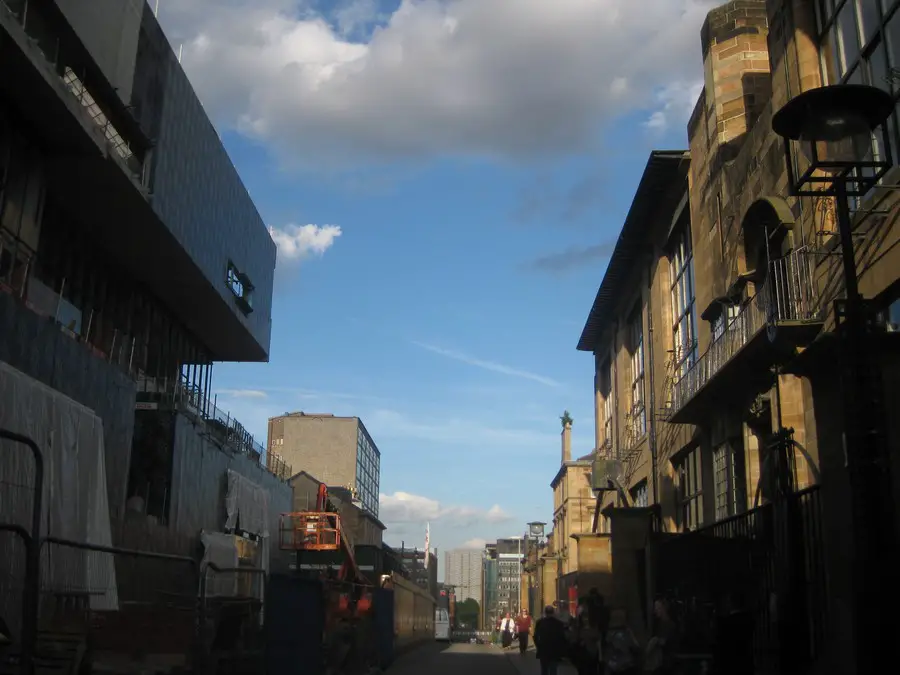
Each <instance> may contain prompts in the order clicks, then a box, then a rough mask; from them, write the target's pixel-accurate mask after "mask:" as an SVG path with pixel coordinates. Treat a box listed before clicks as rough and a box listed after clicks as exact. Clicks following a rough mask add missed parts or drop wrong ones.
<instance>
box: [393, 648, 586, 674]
mask: <svg viewBox="0 0 900 675" xmlns="http://www.w3.org/2000/svg"><path fill="white" fill-rule="evenodd" d="M570 671H571V672H570ZM540 672H541V669H540V664H539V663H538V661H537V659H536V658H535V657H534V651H533V649H532V650H530V651H528V652H527V653H526V654H525V655H524V656H522V655H520V654H519V652H518V650H512V651H504V650H502V649H501V648H499V647H497V646H495V645H475V644H468V643H460V644H446V643H439V642H436V643H434V644H428V645H424V646H422V647H419V648H417V649H415V650H413V651H411V652H408V653H407V654H404V655H403V656H401V657H400V658H398V659H397V660H396V661H395V662H394V663H393V665H391V667H390V668H389V669H388V670H387V673H386V675H461V674H462V675H540ZM559 672H560V675H574V672H575V669H574V668H571V667H570V666H568V664H565V665H563V666H562V667H561V668H560V671H559Z"/></svg>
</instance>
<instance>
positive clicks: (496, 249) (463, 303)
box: [151, 0, 717, 558]
mask: <svg viewBox="0 0 900 675" xmlns="http://www.w3.org/2000/svg"><path fill="white" fill-rule="evenodd" d="M151 2H153V0H151ZM714 4H717V3H715V2H710V1H709V0H639V1H636V0H553V1H552V2H548V1H547V0H403V1H402V2H401V1H400V0H319V1H315V0H160V1H159V10H158V11H159V13H158V16H159V20H160V22H161V23H162V25H163V27H164V29H165V30H166V33H167V35H168V36H169V40H170V42H171V43H172V45H173V48H174V49H175V51H176V52H179V51H180V52H181V54H182V65H183V67H184V68H185V70H186V72H187V74H188V76H189V77H190V79H191V82H192V83H193V85H194V88H195V89H196V91H197V93H198V95H199V97H200V99H201V101H202V102H203V105H204V107H205V109H206V110H207V112H208V114H209V115H210V117H211V119H212V120H213V121H214V123H215V125H216V127H217V129H218V130H219V133H220V135H221V138H222V140H223V142H224V144H225V146H226V148H227V150H228V152H229V154H230V156H231V158H232V160H233V162H234V164H235V166H236V168H237V170H238V172H239V173H240V175H241V177H242V179H243V181H244V183H245V185H246V186H247V188H248V190H249V192H250V195H251V196H252V198H253V200H254V202H255V203H256V206H257V208H258V209H259V212H260V214H261V215H262V217H263V219H264V221H265V222H266V223H267V224H268V226H269V228H270V233H271V235H272V237H273V239H274V240H275V242H276V244H277V246H278V262H277V268H276V286H275V291H274V296H275V297H274V309H273V317H272V343H271V352H270V360H269V362H268V363H265V364H249V363H242V364H217V365H216V372H215V379H214V387H215V389H214V391H215V392H217V394H218V405H219V406H220V407H223V408H225V409H228V410H230V411H231V412H232V413H233V414H234V415H235V416H236V417H237V418H238V419H240V420H241V422H242V423H243V424H244V426H245V427H247V428H248V429H249V430H250V431H251V432H252V433H254V435H255V436H256V437H257V439H258V440H260V441H261V442H263V443H265V435H266V420H267V419H268V418H269V417H270V416H273V415H279V414H282V413H284V412H287V411H298V410H303V411H306V412H328V413H334V414H336V415H355V416H358V417H360V418H361V419H362V420H363V422H364V424H365V425H366V427H367V428H368V430H369V432H370V433H371V435H372V437H373V438H374V440H375V442H376V444H377V445H378V447H379V449H380V451H381V458H382V459H381V502H380V516H381V519H382V520H383V521H384V522H385V524H386V525H387V526H388V530H387V531H386V533H385V538H386V541H387V542H388V543H390V544H394V545H399V544H400V543H401V542H405V543H406V545H407V546H413V545H416V546H419V547H420V548H421V547H422V546H424V540H425V525H426V523H430V527H431V543H432V546H435V547H438V548H439V549H440V550H441V551H446V550H448V549H451V548H456V547H464V546H480V545H482V544H483V542H484V541H485V540H488V541H489V540H493V539H495V538H497V537H507V536H520V535H522V534H523V533H524V531H525V529H526V523H527V522H529V521H535V520H538V521H547V522H549V521H552V491H551V489H550V481H551V480H552V479H553V477H554V475H555V474H556V472H557V471H558V469H559V465H560V457H561V451H560V429H561V427H560V420H559V417H560V416H561V415H562V414H563V411H564V410H569V411H570V413H571V415H572V417H573V418H574V426H573V455H574V456H576V457H577V456H581V455H585V454H587V453H589V452H590V451H591V450H592V449H593V437H594V434H593V412H592V406H593V393H592V389H593V358H592V356H591V355H590V354H587V353H583V352H578V351H576V349H575V345H576V343H577V342H578V338H579V336H580V334H581V330H582V328H583V326H584V322H585V319H586V317H587V314H588V312H589V310H590V307H591V304H592V302H593V299H594V296H595V294H596V292H597V287H598V286H599V284H600V282H601V280H602V278H603V274H604V270H605V268H606V264H607V262H608V258H609V255H610V253H611V252H612V249H613V247H614V245H615V241H616V238H617V236H618V233H619V230H620V228H621V225H622V222H623V219H624V217H625V215H626V213H627V212H628V209H629V207H630V205H631V201H632V197H633V194H634V190H635V188H636V186H637V183H638V181H639V179H640V176H641V173H642V171H643V168H644V166H645V164H646V162H647V158H648V155H649V153H650V151H651V150H653V149H666V150H671V149H682V148H684V147H686V143H687V138H686V122H687V118H688V116H689V114H690V111H691V109H692V108H693V105H694V103H695V102H696V100H697V96H698V95H699V92H700V88H701V86H702V77H703V64H702V56H701V49H700V28H701V25H702V23H703V19H704V18H705V15H706V13H707V12H708V10H709V9H710V8H711V6H713V5H714ZM294 469H295V470H300V469H302V467H294ZM441 558H442V556H441Z"/></svg>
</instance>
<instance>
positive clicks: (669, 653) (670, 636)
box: [644, 598, 678, 675]
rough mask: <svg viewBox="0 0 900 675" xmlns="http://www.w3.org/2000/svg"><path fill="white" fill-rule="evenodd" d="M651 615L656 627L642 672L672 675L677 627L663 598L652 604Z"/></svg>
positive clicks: (648, 645)
mask: <svg viewBox="0 0 900 675" xmlns="http://www.w3.org/2000/svg"><path fill="white" fill-rule="evenodd" d="M653 614H654V617H655V619H656V622H655V624H656V625H655V627H654V631H653V637H652V638H650V642H649V643H647V653H646V655H645V657H644V670H645V671H646V672H648V673H656V674H657V675H672V673H673V672H674V670H675V653H676V649H677V640H678V626H677V624H676V623H675V621H674V620H673V619H672V613H671V610H670V608H669V603H668V602H667V601H666V600H664V599H663V598H660V599H658V600H657V601H656V602H655V603H654V604H653Z"/></svg>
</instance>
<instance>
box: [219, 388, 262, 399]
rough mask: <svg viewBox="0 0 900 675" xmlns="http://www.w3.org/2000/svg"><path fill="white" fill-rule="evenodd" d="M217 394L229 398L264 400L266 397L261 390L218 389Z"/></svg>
mask: <svg viewBox="0 0 900 675" xmlns="http://www.w3.org/2000/svg"><path fill="white" fill-rule="evenodd" d="M218 394H219V395H220V396H228V397H231V398H266V397H267V396H268V394H266V392H264V391H263V390H262V389H219V391H218Z"/></svg>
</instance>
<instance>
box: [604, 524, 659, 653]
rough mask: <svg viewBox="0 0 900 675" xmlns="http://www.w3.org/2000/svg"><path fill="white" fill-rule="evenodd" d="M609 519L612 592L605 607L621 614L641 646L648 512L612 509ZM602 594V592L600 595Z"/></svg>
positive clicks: (645, 600)
mask: <svg viewBox="0 0 900 675" xmlns="http://www.w3.org/2000/svg"><path fill="white" fill-rule="evenodd" d="M607 514H608V515H609V519H610V530H611V532H612V534H611V535H610V541H611V566H612V577H611V581H612V592H611V595H609V596H607V604H608V605H609V606H610V607H611V608H612V609H622V610H624V611H625V614H626V617H627V621H628V626H629V627H630V628H631V630H632V631H634V634H635V637H636V638H637V639H638V641H639V642H640V643H641V644H643V643H644V642H645V641H646V640H647V638H648V635H649V633H648V618H649V616H650V614H649V611H650V601H651V600H652V599H651V598H650V597H649V595H648V593H647V569H646V566H645V565H642V564H640V561H641V560H646V548H647V545H648V543H649V540H650V535H651V533H652V532H653V509H652V508H628V509H623V508H612V509H609V510H608V511H607ZM601 593H602V591H601Z"/></svg>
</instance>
